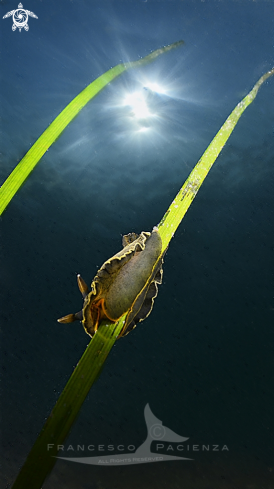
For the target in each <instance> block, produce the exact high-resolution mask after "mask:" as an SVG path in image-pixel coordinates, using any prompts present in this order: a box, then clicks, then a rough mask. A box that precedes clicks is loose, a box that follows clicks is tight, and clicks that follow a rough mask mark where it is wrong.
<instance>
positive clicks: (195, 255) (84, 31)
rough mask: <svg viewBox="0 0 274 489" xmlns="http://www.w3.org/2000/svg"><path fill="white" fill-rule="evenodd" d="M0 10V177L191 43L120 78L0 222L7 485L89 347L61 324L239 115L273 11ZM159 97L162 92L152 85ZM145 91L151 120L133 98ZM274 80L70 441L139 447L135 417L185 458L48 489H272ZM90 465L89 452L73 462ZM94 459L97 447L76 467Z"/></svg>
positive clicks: (267, 60)
mask: <svg viewBox="0 0 274 489" xmlns="http://www.w3.org/2000/svg"><path fill="white" fill-rule="evenodd" d="M23 5H24V8H25V9H28V10H30V11H33V12H34V13H35V14H36V15H37V16H38V19H34V18H31V17H30V18H29V31H28V32H26V31H25V30H22V32H21V33H20V32H19V31H18V29H17V30H16V31H15V32H13V31H12V29H11V27H12V18H11V17H9V18H7V19H2V17H3V16H4V15H5V14H6V13H7V12H8V11H11V10H13V9H16V8H17V3H16V1H15V2H11V1H1V2H0V7H1V12H0V13H1V20H0V26H1V29H0V32H1V82H0V83H1V85H0V103H1V150H0V153H1V154H0V157H1V167H0V179H1V183H2V182H4V180H5V179H6V177H7V176H8V175H9V173H10V172H11V171H12V169H13V168H14V167H15V166H16V164H17V163H18V162H19V161H20V159H21V158H22V157H23V156H24V154H25V153H26V152H27V150H28V149H29V148H30V146H31V145H32V144H33V143H34V142H35V141H36V139H37V138H38V137H39V135H40V134H41V133H42V132H43V131H44V130H45V128H46V127H47V126H48V125H49V124H50V123H51V122H52V120H53V119H54V118H55V117H56V116H57V115H58V114H59V113H60V111H61V110H62V109H63V108H64V107H65V106H66V105H67V104H68V103H69V102H70V101H71V100H72V99H73V98H74V97H75V96H76V95H77V94H78V93H79V92H80V91H81V90H82V89H83V88H84V87H85V86H87V85H88V84H89V83H90V82H91V81H93V80H94V79H95V78H96V77H98V76H99V75H101V74H102V73H104V72H105V71H107V70H108V69H109V68H111V67H113V66H115V65H116V64H118V63H121V62H125V61H129V60H137V59H138V58H140V57H143V56H145V55H147V54H149V53H150V52H151V51H152V50H154V49H157V48H159V47H161V46H163V45H167V44H170V43H172V42H175V41H178V40H180V39H183V40H184V41H185V45H184V46H182V47H180V48H179V49H177V50H174V51H171V52H169V53H167V54H166V55H164V56H162V57H159V58H158V59H157V60H156V61H155V62H154V63H152V64H151V65H147V66H145V67H143V68H140V69H138V70H132V71H130V72H127V73H124V74H123V75H122V76H121V77H120V78H118V79H116V80H115V81H114V82H112V83H111V84H110V85H109V86H108V87H107V88H106V89H105V90H103V91H102V92H101V93H100V94H99V95H98V96H97V97H96V98H95V99H94V100H93V101H91V102H90V103H89V104H88V105H87V106H86V107H85V108H84V109H83V110H82V112H81V113H80V114H79V116H78V117H77V118H76V119H75V120H74V121H73V122H72V123H71V124H70V125H69V127H68V128H67V129H66V130H65V132H64V133H63V134H62V135H61V137H60V138H59V139H58V141H57V142H56V143H55V144H54V145H53V146H52V147H51V148H50V149H49V151H48V152H47V153H46V154H45V156H44V157H43V158H42V160H41V161H40V163H39V165H38V166H37V167H36V168H35V170H34V171H33V172H32V174H31V175H30V177H29V178H28V180H27V181H26V183H25V184H24V185H23V187H22V188H21V189H20V191H19V192H18V194H17V195H16V196H15V197H14V199H13V200H12V202H11V203H10V205H9V206H8V208H7V210H6V211H5V213H4V214H3V216H2V218H1V223H0V224H1V249H0V250H1V304H2V305H1V312H0V314H1V316H0V317H1V358H2V399H1V415H2V419H1V424H2V442H1V443H2V448H1V459H2V475H1V478H0V486H1V488H2V487H3V488H9V487H11V484H12V482H13V481H14V480H15V477H16V475H17V473H18V471H19V469H20V467H21V466H22V464H23V462H24V460H25V458H26V456H27V454H28V453H29V451H30V449H31V447H32V445H33V443H34V441H35V439H36V437H37V434H38V433H39V432H40V430H41V428H42V426H43V424H44V421H45V418H46V417H47V416H48V415H49V413H50V411H51V409H52V407H53V406H54V403H55V402H56V401H57V399H58V397H59V394H60V393H61V391H62V389H63V387H64V386H65V384H66V382H67V380H68V378H69V376H70V374H71V372H72V371H73V368H74V366H75V365H76V364H77V362H78V360H79V358H80V357H81V355H82V353H83V351H84V349H85V347H86V345H87V343H88V341H89V337H88V336H87V335H86V334H85V332H84V330H83V328H82V326H81V324H80V323H74V324H72V325H62V324H58V323H57V322H56V319H57V318H58V317H60V316H62V315H64V314H67V313H70V312H75V311H77V310H79V309H80V307H81V297H80V294H79V291H78V290H77V286H76V273H81V275H82V276H83V277H84V279H85V280H86V281H87V282H88V283H90V282H91V280H92V278H93V277H94V275H95V274H96V271H97V268H98V267H100V266H101V265H102V263H103V262H104V261H105V260H106V259H107V258H109V257H110V256H112V255H113V254H115V253H116V252H117V251H118V250H119V249H120V248H121V234H127V233H128V232H130V231H134V232H137V233H138V232H141V231H142V230H144V231H150V230H151V229H152V228H153V226H154V225H156V224H157V223H158V222H159V221H160V219H161V218H162V216H163V214H164V213H165V211H166V209H167V208H168V206H169V204H170V202H171V201H172V200H173V198H174V196H175V195H176V193H177V191H178V190H179V189H180V187H181V185H182V183H183V182H184V180H185V179H186V177H187V176H188V174H189V173H190V171H191V169H192V168H193V167H194V165H195V164H196V162H197V161H198V159H199V158H200V156H201V155H202V153H203V152H204V150H205V149H206V147H207V146H208V144H209V143H210V141H211V139H212V138H213V137H214V135H215V134H216V132H217V131H218V130H219V128H220V127H221V125H222V124H223V122H224V120H225V119H226V117H227V116H228V115H229V113H230V112H231V111H232V110H233V108H234V107H235V105H236V104H237V103H238V102H239V101H240V100H241V99H242V98H243V97H244V96H245V94H247V93H248V91H249V90H250V89H251V88H252V86H253V85H254V83H255V82H256V81H257V80H258V79H259V78H260V76H261V75H262V74H263V73H265V72H266V71H268V70H269V69H271V68H272V67H273V65H274V56H273V50H274V3H273V2H272V1H257V2H252V1H247V0H243V1H242V0H241V1H238V2H236V1H235V2H234V1H227V2H221V1H220V2H218V1H211V2H209V1H201V2H200V1H193V2H192V1H188V0H187V1H168V0H163V1H151V0H147V1H141V0H140V1H139V0H133V1H126V0H124V1H120V0H117V1H113V2H108V1H106V0H102V1H97V0H95V1H93V2H88V1H77V2H72V1H68V0H67V1H65V0H62V1H59V2H53V1H52V0H48V1H47V2H42V1H40V2H34V1H31V0H29V1H28V2H27V0H26V3H25V2H24V4H23ZM149 83H158V84H160V85H161V87H162V88H163V89H164V90H165V94H158V95H157V94H151V93H149V92H148V91H147V90H145V89H144V87H146V86H147V85H148V84H149ZM135 91H139V92H141V93H142V94H144V93H145V96H146V97H147V103H148V105H149V108H150V109H151V111H152V112H153V113H154V117H150V118H147V119H141V120H138V119H136V117H135V116H134V114H132V110H131V108H130V107H129V106H124V105H123V101H124V99H125V97H126V96H127V95H128V94H129V93H132V92H135ZM273 95H274V77H273V78H272V79H269V81H267V82H266V83H265V84H264V85H263V86H262V88H261V89H260V92H259V94H258V96H257V98H256V100H255V101H254V103H253V104H252V105H251V106H250V107H249V108H248V109H247V110H246V112H245V113H244V115H243V116H242V118H241V119H240V121H239V123H238V125H237V127H236V129H235V131H234V132H233V134H232V136H231V137H230V139H229V142H228V143H227V145H226V146H225V148H224V150H223V151H222V153H221V155H220V156H219V158H218V160H217V161H216V163H215V165H214V167H213V169H212V170H211V172H210V174H209V176H208V177H207V179H206V181H205V183H204V184H203V186H202V188H201V190H200V191H199V193H198V195H197V197H196V199H195V201H194V202H193V204H192V206H191V208H190V209H189V211H188V213H187V215H186V216H185V218H184V220H183V222H182V223H181V225H180V227H179V229H178V231H177V232H176V235H175V238H174V239H173V241H172V242H171V244H170V247H169V250H168V253H167V255H166V258H165V264H164V282H163V285H162V286H161V287H160V290H159V297H158V298H157V300H156V302H155V306H154V310H153V312H152V314H151V315H150V317H149V318H148V319H147V320H146V321H145V322H144V323H141V324H140V325H139V326H138V327H137V328H136V329H135V330H134V331H133V332H132V333H130V335H128V336H127V337H126V338H123V339H121V340H120V341H118V342H117V343H116V344H115V346H114V348H113V350H112V351H111V353H110V355H109V357H108V360H107V362H106V365H105V367H104V369H103V371H102V374H101V376H100V378H99V380H98V381H97V382H96V384H95V385H94V386H93V387H92V389H91V391H90V393H89V395H88V398H87V400H86V401H85V404H84V406H83V407H82V410H81V412H80V415H79V418H78V420H77V421H76V423H75V424H74V426H73V429H72V431H71V434H70V436H69V438H68V440H67V441H66V446H68V445H69V444H72V445H73V446H76V445H77V444H85V445H88V444H90V443H91V444H95V445H96V446H98V445H107V444H108V443H112V444H114V445H118V444H124V445H128V444H133V445H135V446H136V447H138V446H139V445H141V443H142V442H143V441H144V440H145V438H146V427H145V423H144V416H143V412H144V407H145V405H146V404H147V403H149V405H150V407H151V409H152V411H153V413H154V415H155V416H156V417H157V418H158V419H160V420H162V421H163V423H164V425H165V426H168V427H169V428H170V429H172V430H173V431H174V432H176V433H179V434H181V435H182V436H185V437H189V443H190V444H191V445H195V444H198V445H199V444H211V445H212V444H218V445H219V446H220V447H221V446H223V445H226V446H227V447H228V448H229V450H228V451H225V452H218V453H217V452H213V451H210V452H209V453H203V452H197V453H195V454H194V456H193V459H194V460H193V461H192V462H186V461H182V462H177V461H176V462H165V463H158V464H153V463H151V464H145V465H137V466H129V467H116V468H111V467H92V466H85V465H78V464H73V463H69V462H64V461H59V462H58V463H57V464H56V466H55V468H54V469H53V471H52V474H51V476H50V478H49V479H48V480H47V481H46V482H45V484H44V485H43V487H44V488H45V489H52V488H53V489H55V488H57V487H58V488H61V489H63V488H66V489H67V488H75V487H77V488H79V489H87V488H89V489H103V488H104V489H105V488H106V489H110V488H111V489H112V488H117V489H124V488H129V487H130V488H132V489H135V488H136V489H137V488H141V487H142V488H143V487H144V488H152V489H154V488H157V489H162V488H171V487H172V488H177V487H178V488H187V489H188V488H195V489H200V488H202V489H209V488H215V487H216V488H220V489H226V488H237V489H238V488H239V489H242V488H247V487H252V489H253V488H254V489H255V488H256V489H257V488H258V489H261V488H262V487H267V488H268V489H272V488H274V478H273V474H274V464H273V460H274V450H273V429H274V426H273V401H274V398H273V368H274V360H273V358H274V355H273V353H274V332H273V331H274V330H273V324H274V290H273V278H274V268H273V263H274V261H273V242H274V227H273V219H274V211H273V204H274V197H273V184H274V166H273V162H274V139H273V135H274V96H273ZM81 455H83V454H81ZM86 455H87V456H88V455H90V453H87V454H86Z"/></svg>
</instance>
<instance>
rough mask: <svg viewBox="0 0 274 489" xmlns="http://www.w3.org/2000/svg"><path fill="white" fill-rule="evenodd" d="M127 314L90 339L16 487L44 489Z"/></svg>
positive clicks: (104, 326)
mask: <svg viewBox="0 0 274 489" xmlns="http://www.w3.org/2000/svg"><path fill="white" fill-rule="evenodd" d="M123 322H124V317H123V318H121V319H120V320H119V321H118V322H117V323H116V324H107V322H103V323H102V324H101V326H100V328H99V330H98V331H97V333H96V335H95V336H94V337H93V339H92V340H91V341H90V343H89V345H88V347H87V348H86V351H85V352H84V354H83V356H82V357H81V359H80V361H79V363H78V364H77V366H76V367H75V369H74V371H73V373H72V375H71V377H70V379H69V381H68V383H67V385H66V386H65V388H64V390H63V392H62V394H61V395H60V397H59V399H58V401H57V403H56V405H55V406H54V408H53V410H52V412H51V414H50V416H49V417H48V419H47V421H46V423H45V425H44V427H43V429H42V431H41V433H40V435H39V436H38V438H37V440H36V442H35V443H34V445H33V447H32V449H31V451H30V453H29V455H28V457H27V459H26V462H25V464H24V465H23V467H22V469H21V472H20V473H19V475H18V477H17V479H16V481H15V483H14V485H13V486H12V487H13V489H40V488H41V487H42V484H43V482H44V480H45V478H46V476H47V475H48V474H49V473H50V472H51V470H52V468H53V466H54V464H55V462H56V458H55V456H56V455H57V445H62V444H63V442H64V440H65V438H66V436H67V435H68V433H69V430H70V428H71V426H72V424H73V422H74V421H75V419H76V417H77V415H78V413H79V411H80V408H81V406H82V404H83V402H84V400H85V398H86V396H87V394H88V392H89V390H90V388H91V386H92V384H93V383H94V382H95V381H96V379H97V378H98V376H99V375H100V372H101V369H102V367H103V365H104V363H105V361H106V358H107V356H108V354H109V352H110V350H111V348H112V347H113V345H114V343H115V341H116V338H117V337H118V336H119V334H120V332H121V330H122V327H123Z"/></svg>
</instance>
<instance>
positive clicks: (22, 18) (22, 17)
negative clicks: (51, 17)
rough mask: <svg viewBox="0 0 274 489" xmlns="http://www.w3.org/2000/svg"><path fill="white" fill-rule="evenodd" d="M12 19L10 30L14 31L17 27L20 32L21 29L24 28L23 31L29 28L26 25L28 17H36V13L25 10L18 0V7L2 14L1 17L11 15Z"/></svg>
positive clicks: (5, 17)
mask: <svg viewBox="0 0 274 489" xmlns="http://www.w3.org/2000/svg"><path fill="white" fill-rule="evenodd" d="M11 16H12V20H13V24H12V30H13V31H16V29H17V27H18V29H19V32H21V29H23V28H24V29H25V31H28V30H29V26H28V18H29V16H30V17H33V18H34V19H38V17H37V15H35V14H34V13H33V12H31V11H30V10H25V9H23V5H22V3H21V2H20V3H19V4H18V8H17V9H15V10H11V11H10V12H7V13H6V15H4V17H3V19H7V17H11Z"/></svg>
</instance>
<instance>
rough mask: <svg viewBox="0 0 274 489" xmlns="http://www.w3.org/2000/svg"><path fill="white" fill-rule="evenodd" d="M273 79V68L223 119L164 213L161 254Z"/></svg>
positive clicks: (161, 223)
mask: <svg viewBox="0 0 274 489" xmlns="http://www.w3.org/2000/svg"><path fill="white" fill-rule="evenodd" d="M272 75H274V68H272V70H270V71H268V72H267V73H265V74H264V75H263V76H262V77H261V78H260V79H259V80H258V81H257V83H256V84H255V85H254V87H253V88H252V90H251V91H250V92H249V94H248V95H246V97H245V98H244V99H243V100H242V101H241V102H239V103H238V105H237V106H236V107H235V109H234V110H233V111H232V112H231V114H230V116H229V117H228V118H227V119H226V121H225V123H224V124H223V125H222V127H221V129H220V130H219V131H218V132H217V134H216V136H215V138H214V139H213V140H212V141H211V143H210V145H209V146H208V148H207V149H206V150H205V152H204V154H203V156H202V157H201V158H200V160H199V161H198V163H197V164H196V166H195V167H194V169H193V170H192V172H191V173H190V175H189V177H188V178H187V180H186V181H185V183H184V185H183V186H182V188H181V189H180V191H179V192H178V194H177V195H176V197H175V199H174V200H173V202H172V204H171V205H170V206H169V208H168V210H167V212H166V213H165V215H164V217H163V218H162V220H161V221H160V224H159V225H158V227H159V233H160V235H161V238H162V243H163V245H162V246H163V250H165V249H166V247H167V246H168V244H169V242H170V240H171V238H172V237H173V236H174V233H175V231H176V229H177V227H178V226H179V224H180V222H181V220H182V219H183V217H184V215H185V213H186V212H187V210H188V208H189V206H190V204H191V203H192V201H193V199H194V198H195V197H196V195H197V192H198V190H199V188H200V187H201V185H202V183H203V181H204V179H205V178H206V176H207V174H208V172H209V170H210V169H211V167H212V165H213V163H214V162H215V161H216V159H217V157H218V155H219V154H220V152H221V151H222V149H223V147H224V145H225V143H226V142H227V140H228V138H229V136H230V134H231V133H232V131H233V129H234V128H235V126H236V124H237V122H238V120H239V119H240V117H241V115H242V113H243V112H244V111H245V109H246V108H247V107H248V106H249V104H251V102H253V100H254V99H255V97H256V95H257V93H258V90H259V88H260V86H261V85H262V84H263V83H264V81H265V80H267V78H269V77H270V76H272Z"/></svg>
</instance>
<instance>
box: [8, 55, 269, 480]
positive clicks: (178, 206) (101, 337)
mask: <svg viewBox="0 0 274 489" xmlns="http://www.w3.org/2000/svg"><path fill="white" fill-rule="evenodd" d="M152 54H153V53H152ZM273 74H274V68H273V69H272V70H271V71H269V72H267V73H265V75H263V76H262V77H261V78H260V79H259V81H258V82H257V83H256V85H255V86H254V88H253V89H252V90H251V92H250V93H249V94H248V95H247V96H246V97H245V98H244V99H243V100H242V101H241V102H240V103H239V104H238V105H237V107H236V108H235V109H234V110H233V112H232V113H231V114H230V116H229V117H228V118H227V120H226V121H225V123H224V124H223V126H222V127H221V129H220V131H219V132H218V133H217V134H216V136H215V138H214V139H213V141H212V142H211V143H210V145H209V146H208V148H207V149H206V151H205V153H204V154H203V156H202V157H201V159H200V160H199V161H198V163H197V165H196V166H195V168H194V170H193V171H192V172H191V174H190V175H189V177H188V179H187V180H186V182H185V183H184V185H183V186H182V188H181V189H180V191H179V193H178V194H177V196H176V197H175V199H174V201H173V202H172V204H171V205H170V207H169V209H168V211H167V212H166V214H165V215H164V217H163V218H162V220H161V222H160V224H159V226H158V227H159V233H160V235H161V238H162V242H163V246H162V249H163V251H164V250H165V249H166V247H167V246H168V244H169V242H170V240H171V238H172V237H173V236H174V233H175V231H176V229H177V227H178V226H179V224H180V222H181V220H182V219H183V217H184V215H185V213H186V211H187V210H188V208H189V206H190V204H191V203H192V201H193V199H194V197H195V196H196V194H197V192H198V190H199V188H200V186H201V185H202V183H203V181H204V179H205V177H206V175H207V174H208V172H209V170H210V168H211V167H212V165H213V163H214V162H215V160H216V158H217V157H218V155H219V153H220V152H221V150H222V148H223V147H224V145H225V143H226V142H227V140H228V138H229V136H230V134H231V133H232V131H233V129H234V128H235V126H236V124H237V122H238V120H239V118H240V117H241V115H242V113H243V112H244V110H245V109H246V108H247V107H248V105H249V104H250V103H251V102H253V100H254V99H255V97H256V95H257V92H258V89H259V87H260V86H261V84H262V83H263V82H264V81H265V80H266V79H267V78H268V77H270V76H271V75H273ZM124 319H125V316H124V317H123V318H121V319H120V320H119V321H118V322H117V323H115V324H109V325H108V324H107V323H105V322H104V323H102V325H101V326H100V328H99V330H98V331H97V333H96V334H95V335H94V337H93V338H92V340H91V341H90V343H89V345H88V347H87V349H86V351H85V353H84V354H83V356H82V358H81V360H80V361H79V363H78V365H77V366H76V368H75V370H74V372H73V374H72V376H71V378H70V379H69V381H68V383H67V385H66V387H65V389H64V390H63V392H62V394H61V396H60V397H59V399H58V401H57V404H56V405H55V407H54V409H53V411H52V413H51V414H50V416H49V418H48V420H47V422H46V424H45V426H44V428H43V429H42V431H41V433H40V435H39V437H38V438H37V440H36V442H35V444H34V446H33V448H32V450H31V452H30V454H29V456H28V458H27V460H26V462H25V464H24V466H23V467H22V469H21V472H20V473H19V475H18V477H17V479H16V481H15V483H14V485H13V489H40V488H41V485H42V483H43V481H44V480H45V478H46V477H47V475H48V474H49V473H50V471H51V469H52V468H53V466H54V464H55V461H56V459H55V458H54V456H55V455H56V454H57V445H62V444H63V442H64V440H65V438H66V437H67V435H68V433H69V430H70V428H71V426H72V424H73V422H74V420H75V419H76V417H77V414H78V412H79V410H80V408H81V405H82V404H83V402H84V400H85V398H86V396H87V394H88V392H89V389H90V388H91V386H92V384H93V383H94V382H95V380H96V379H97V377H98V376H99V375H100V371H101V369H102V367H103V365H104V362H105V360H106V358H107V356H108V354H109V352H110V350H111V348H112V346H113V345H114V343H115V341H116V338H117V337H118V336H119V333H120V332H121V330H122V328H123V321H124ZM49 444H52V445H53V447H52V448H51V449H50V450H47V447H48V445H49Z"/></svg>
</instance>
